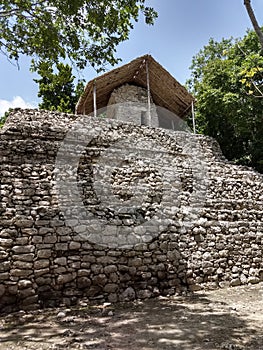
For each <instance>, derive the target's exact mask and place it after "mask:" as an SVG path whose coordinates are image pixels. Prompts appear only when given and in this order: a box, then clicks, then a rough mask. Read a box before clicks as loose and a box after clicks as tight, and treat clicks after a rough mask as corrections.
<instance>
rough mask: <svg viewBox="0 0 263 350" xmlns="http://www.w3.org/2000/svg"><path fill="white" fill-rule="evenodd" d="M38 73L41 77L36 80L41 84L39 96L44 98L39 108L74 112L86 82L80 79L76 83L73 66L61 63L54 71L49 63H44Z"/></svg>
mask: <svg viewBox="0 0 263 350" xmlns="http://www.w3.org/2000/svg"><path fill="white" fill-rule="evenodd" d="M38 74H39V75H40V76H41V78H40V79H35V81H36V82H37V83H38V84H39V92H38V97H41V98H42V102H41V103H40V104H39V108H40V109H46V110H50V111H59V112H66V113H74V112H75V106H76V104H77V101H78V99H79V97H80V95H81V94H82V92H83V89H84V84H83V81H79V82H78V83H77V85H76V86H75V85H74V79H75V77H74V76H73V74H72V68H71V67H70V66H69V65H68V64H63V63H59V64H58V65H57V66H56V72H54V70H53V67H50V66H49V65H48V63H42V64H41V67H40V68H39V69H38Z"/></svg>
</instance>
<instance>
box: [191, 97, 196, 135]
mask: <svg viewBox="0 0 263 350" xmlns="http://www.w3.org/2000/svg"><path fill="white" fill-rule="evenodd" d="M192 120H193V131H194V134H196V129H195V107H194V101H193V102H192Z"/></svg>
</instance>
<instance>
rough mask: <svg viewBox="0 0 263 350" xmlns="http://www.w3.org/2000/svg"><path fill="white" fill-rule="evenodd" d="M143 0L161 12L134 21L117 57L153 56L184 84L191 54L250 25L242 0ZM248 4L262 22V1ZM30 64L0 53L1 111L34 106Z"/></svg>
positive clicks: (89, 73) (87, 75)
mask: <svg viewBox="0 0 263 350" xmlns="http://www.w3.org/2000/svg"><path fill="white" fill-rule="evenodd" d="M147 4H148V5H149V6H153V7H154V8H155V9H156V10H157V12H158V14H159V17H158V19H157V20H156V23H155V25H154V26H146V25H145V24H144V22H143V20H140V21H139V23H136V24H135V28H134V30H133V31H132V32H131V35H130V39H129V40H128V41H126V42H124V43H122V44H121V45H120V46H119V47H118V50H117V55H118V57H120V58H122V60H123V61H122V63H123V64H124V63H127V62H129V61H131V60H132V59H134V58H136V57H138V56H141V55H144V54H151V55H152V56H153V57H154V58H155V59H156V60H157V61H158V62H159V63H161V64H162V65H163V66H164V67H165V68H166V69H167V70H168V71H169V72H170V73H171V74H172V75H173V76H174V77H175V78H176V79H177V80H179V81H180V82H181V83H183V84H184V83H185V81H186V79H187V78H189V76H190V71H189V66H190V65H191V60H192V57H193V56H194V55H195V54H196V53H197V52H198V51H199V50H200V49H201V48H202V47H203V46H204V45H206V44H207V43H208V40H209V38H211V37H213V38H215V39H216V40H221V39H222V38H223V37H224V38H229V37H231V36H233V37H235V38H237V37H242V36H244V34H245V33H246V30H247V29H248V28H251V23H250V20H249V18H248V15H247V13H246V10H245V7H244V5H243V0H148V1H147ZM252 5H253V8H254V10H255V13H256V16H257V19H258V21H259V23H260V24H261V25H263V0H252ZM29 62H30V59H29V58H22V59H20V62H19V64H20V69H19V70H18V69H17V67H16V66H13V65H11V64H10V63H9V62H8V61H7V60H6V58H5V57H4V56H3V55H2V56H0V77H1V84H0V115H1V114H2V113H3V112H4V110H7V109H8V108H9V107H15V106H19V107H30V106H37V104H38V97H37V92H38V85H37V84H36V83H35V82H34V81H33V79H34V78H36V75H34V74H32V73H30V72H29ZM108 69H109V70H110V69H111V67H110V66H109V67H108ZM95 76H96V72H95V71H94V70H93V69H91V68H88V69H86V70H85V71H84V72H83V77H84V79H85V80H86V81H89V80H90V79H92V78H94V77H95Z"/></svg>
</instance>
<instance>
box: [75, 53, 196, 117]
mask: <svg viewBox="0 0 263 350" xmlns="http://www.w3.org/2000/svg"><path fill="white" fill-rule="evenodd" d="M146 61H147V62H148V70H149V80H150V91H151V95H152V97H153V100H154V103H155V104H156V105H158V106H161V107H164V108H166V109H168V110H169V111H171V112H173V113H175V114H177V115H178V116H179V117H181V118H184V117H185V115H186V114H187V112H188V111H189V109H190V107H191V104H192V101H193V100H194V98H193V96H192V95H191V94H189V93H188V92H187V90H186V89H185V88H184V87H183V86H182V85H181V84H180V83H178V81H177V80H176V79H175V78H174V77H173V76H172V75H171V74H170V73H169V72H167V71H166V70H165V69H164V68H163V67H162V66H161V65H160V64H159V63H158V62H156V61H155V60H154V59H153V58H152V56H150V55H145V56H142V57H139V58H136V59H135V60H133V61H131V62H130V63H128V64H125V65H123V66H121V67H119V68H116V69H113V70H112V71H110V72H108V73H105V74H103V75H101V76H99V77H97V78H95V79H93V80H91V81H90V82H88V84H87V85H86V88H85V90H84V93H83V94H82V96H81V97H80V99H79V101H78V104H77V106H76V113H77V114H85V115H87V114H90V113H92V112H93V87H94V84H96V95H97V96H96V102H97V109H100V108H103V107H106V106H107V103H108V100H109V98H110V95H111V93H112V91H113V90H114V89H116V88H117V87H119V86H121V85H123V84H125V83H128V84H134V85H138V86H141V87H144V88H147V74H146Z"/></svg>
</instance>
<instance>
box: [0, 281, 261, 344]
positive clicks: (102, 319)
mask: <svg viewBox="0 0 263 350" xmlns="http://www.w3.org/2000/svg"><path fill="white" fill-rule="evenodd" d="M80 304H81V305H79V306H78V307H74V308H66V307H65V308H63V307H60V308H57V309H45V310H39V311H33V312H32V311H31V312H21V311H20V312H18V313H13V314H10V315H5V316H2V317H0V350H11V349H12V350H22V349H23V350H24V349H28V350H29V349H30V350H31V349H32V350H33V349H34V350H44V349H45V350H47V349H56V350H57V349H72V350H74V349H93V350H109V349H114V350H124V349H125V350H126V349H129V350H157V349H158V350H168V349H169V350H170V349H178V350H179V349H180V350H199V349H207V350H208V349H209V350H213V349H228V350H238V349H242V350H244V349H246V350H263V283H260V284H257V285H250V286H241V287H235V288H226V289H220V290H216V291H205V292H195V293H194V294H191V295H186V296H174V297H169V298H168V297H165V298H164V297H159V298H157V299H150V300H146V301H136V302H129V303H119V304H114V305H111V304H109V303H108V304H107V303H105V304H103V305H94V306H90V305H88V304H87V303H85V301H81V303H80Z"/></svg>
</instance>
